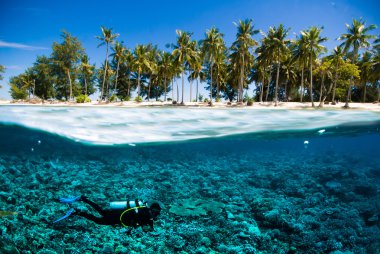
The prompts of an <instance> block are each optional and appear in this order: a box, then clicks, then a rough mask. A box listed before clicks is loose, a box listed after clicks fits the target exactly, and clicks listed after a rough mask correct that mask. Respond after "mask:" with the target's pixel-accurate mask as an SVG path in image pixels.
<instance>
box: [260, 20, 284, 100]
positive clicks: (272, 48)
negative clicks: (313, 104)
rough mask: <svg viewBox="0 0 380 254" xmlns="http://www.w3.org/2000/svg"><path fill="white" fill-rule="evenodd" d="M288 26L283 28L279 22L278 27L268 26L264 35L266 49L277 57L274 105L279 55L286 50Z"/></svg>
mask: <svg viewBox="0 0 380 254" xmlns="http://www.w3.org/2000/svg"><path fill="white" fill-rule="evenodd" d="M289 30H290V28H288V29H285V27H284V25H283V24H280V25H279V26H278V28H276V27H270V28H269V31H268V35H266V36H265V38H264V41H265V44H266V45H267V47H266V50H268V51H269V52H270V54H271V55H273V56H276V59H277V74H276V88H275V95H274V96H275V97H274V101H275V106H277V105H278V83H279V79H280V67H281V56H282V55H284V54H285V53H287V52H288V50H289V48H288V45H289V43H290V41H289V40H287V39H286V36H288V33H289Z"/></svg>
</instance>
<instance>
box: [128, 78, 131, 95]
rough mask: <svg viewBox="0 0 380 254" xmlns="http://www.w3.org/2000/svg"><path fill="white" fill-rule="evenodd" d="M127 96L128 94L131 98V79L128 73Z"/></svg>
mask: <svg viewBox="0 0 380 254" xmlns="http://www.w3.org/2000/svg"><path fill="white" fill-rule="evenodd" d="M127 96H128V97H129V98H131V79H130V78H129V75H128V88H127Z"/></svg>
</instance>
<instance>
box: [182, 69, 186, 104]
mask: <svg viewBox="0 0 380 254" xmlns="http://www.w3.org/2000/svg"><path fill="white" fill-rule="evenodd" d="M184 72H185V71H183V72H182V75H181V76H182V101H181V104H184V103H183V92H184V90H185V79H184V77H183V76H184Z"/></svg>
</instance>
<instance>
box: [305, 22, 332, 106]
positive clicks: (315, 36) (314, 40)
mask: <svg viewBox="0 0 380 254" xmlns="http://www.w3.org/2000/svg"><path fill="white" fill-rule="evenodd" d="M322 30H323V27H321V28H318V27H315V26H313V27H311V28H310V29H309V30H307V31H301V34H302V35H303V36H304V37H305V50H306V52H307V53H308V54H309V64H310V70H309V71H310V99H311V106H312V107H314V99H313V61H314V60H315V59H317V58H318V56H319V54H321V53H322V52H324V51H325V50H326V48H325V47H324V46H322V45H320V44H321V43H322V42H325V41H327V38H326V37H321V35H320V34H321V32H322Z"/></svg>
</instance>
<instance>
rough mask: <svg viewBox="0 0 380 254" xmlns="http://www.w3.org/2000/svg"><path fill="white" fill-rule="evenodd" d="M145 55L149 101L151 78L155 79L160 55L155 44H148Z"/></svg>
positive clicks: (148, 96)
mask: <svg viewBox="0 0 380 254" xmlns="http://www.w3.org/2000/svg"><path fill="white" fill-rule="evenodd" d="M146 57H147V60H148V65H147V66H146V67H147V68H146V72H147V74H148V76H149V84H148V94H147V98H148V101H149V100H150V97H151V94H150V90H151V86H152V83H153V80H154V79H155V76H157V73H158V61H159V58H160V57H161V56H160V52H159V50H158V48H157V46H153V45H152V44H148V46H147V55H146Z"/></svg>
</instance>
